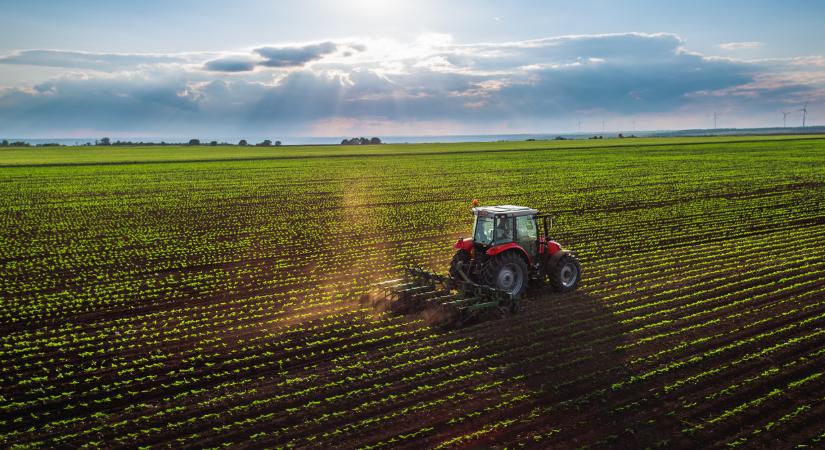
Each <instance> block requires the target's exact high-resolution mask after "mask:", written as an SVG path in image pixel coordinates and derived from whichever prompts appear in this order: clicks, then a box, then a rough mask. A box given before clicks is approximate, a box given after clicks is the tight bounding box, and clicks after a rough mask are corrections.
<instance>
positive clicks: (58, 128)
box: [0, 0, 825, 138]
mask: <svg viewBox="0 0 825 450" xmlns="http://www.w3.org/2000/svg"><path fill="white" fill-rule="evenodd" d="M806 103H807V124H809V125H813V124H825V2H820V1H794V0H790V1H786V2H776V1H762V0H751V1H737V0H731V1H718V0H716V1H704V0H698V1H690V2H684V1H669V0H655V1H654V0H650V1H648V0H638V1H632V0H631V1H622V2H619V1H612V0H578V1H576V2H569V1H510V2H500V1H486V0H479V1H430V0H416V1H402V0H348V1H321V0H305V1H273V0H269V1H264V0H238V1H233V2H224V1H214V0H201V1H189V0H178V1H175V2H164V1H158V0H144V1H140V2H135V1H117V0H113V1H91V0H75V1H72V2H66V1H46V0H27V1H25V2H20V1H13V0H0V137H20V138H23V137H25V138H72V137H94V136H111V137H114V138H117V137H141V136H153V137H156V136H166V137H179V138H185V137H196V136H207V135H208V136H224V137H239V136H240V137H243V136H246V135H249V136H253V135H254V136H271V137H272V138H278V137H285V136H355V135H378V136H391V135H447V134H505V133H567V132H576V131H579V130H581V131H583V132H589V131H594V132H601V130H602V129H604V130H605V131H631V132H632V131H633V130H664V129H687V128H711V127H713V123H714V119H713V116H714V114H717V118H718V126H719V127H740V128H742V127H773V126H782V125H783V112H785V113H786V114H785V117H786V120H787V124H788V126H799V125H801V122H802V116H803V113H802V112H801V111H799V110H800V109H802V108H803V106H804V105H805V104H806Z"/></svg>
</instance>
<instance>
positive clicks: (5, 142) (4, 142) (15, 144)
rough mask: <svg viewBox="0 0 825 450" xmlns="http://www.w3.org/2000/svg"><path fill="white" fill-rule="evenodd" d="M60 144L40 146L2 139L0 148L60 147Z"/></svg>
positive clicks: (45, 143) (53, 143) (49, 143)
mask: <svg viewBox="0 0 825 450" xmlns="http://www.w3.org/2000/svg"><path fill="white" fill-rule="evenodd" d="M60 146H61V144H58V143H57V142H44V143H42V144H36V145H31V144H29V143H28V142H25V141H11V142H9V140H8V139H3V140H2V141H0V147H60Z"/></svg>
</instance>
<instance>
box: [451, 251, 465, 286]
mask: <svg viewBox="0 0 825 450" xmlns="http://www.w3.org/2000/svg"><path fill="white" fill-rule="evenodd" d="M469 268H470V253H469V252H468V251H467V250H459V251H457V252H455V255H453V260H452V261H450V277H452V278H454V279H456V280H462V281H464V277H462V276H461V273H460V272H463V273H464V274H465V275H467V277H469V276H470V274H469V273H467V272H468V269H469Z"/></svg>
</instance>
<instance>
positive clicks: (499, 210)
mask: <svg viewBox="0 0 825 450" xmlns="http://www.w3.org/2000/svg"><path fill="white" fill-rule="evenodd" d="M538 213H539V212H538V210H535V209H533V208H528V207H526V206H513V205H499V206H476V207H475V208H473V214H475V215H477V216H482V217H484V216H489V217H493V216H505V217H518V216H532V215H536V214H538Z"/></svg>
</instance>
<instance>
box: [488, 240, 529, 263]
mask: <svg viewBox="0 0 825 450" xmlns="http://www.w3.org/2000/svg"><path fill="white" fill-rule="evenodd" d="M508 250H515V251H516V252H518V253H519V254H520V255H521V256H523V257H524V261H525V262H526V263H527V264H528V265H529V264H530V256H529V255H528V254H527V251H525V250H524V249H523V248H521V246H520V245H518V244H516V243H515V242H509V243H507V244H502V245H497V246H495V247H492V248H489V249H487V255H488V256H496V255H498V254H499V253H504V252H506V251H508Z"/></svg>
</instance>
